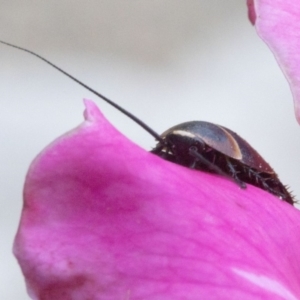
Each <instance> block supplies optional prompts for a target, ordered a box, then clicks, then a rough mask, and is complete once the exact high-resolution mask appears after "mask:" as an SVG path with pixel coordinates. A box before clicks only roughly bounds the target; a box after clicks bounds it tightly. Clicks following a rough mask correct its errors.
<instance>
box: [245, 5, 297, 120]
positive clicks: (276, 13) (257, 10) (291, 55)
mask: <svg viewBox="0 0 300 300" xmlns="http://www.w3.org/2000/svg"><path fill="white" fill-rule="evenodd" d="M247 4H248V8H249V18H250V20H251V22H252V23H253V24H255V27H256V30H257V33H258V35H259V36H260V37H261V38H262V39H263V40H264V41H265V42H266V43H267V45H268V46H269V48H270V49H271V51H272V52H273V54H274V55H275V58H276V59H277V61H278V63H279V66H280V67H281V69H282V71H283V72H284V74H285V76H286V78H287V80H288V82H289V84H290V87H291V90H292V93H293V96H294V105H295V114H296V118H297V120H298V123H300V50H299V49H300V1H298V0H247Z"/></svg>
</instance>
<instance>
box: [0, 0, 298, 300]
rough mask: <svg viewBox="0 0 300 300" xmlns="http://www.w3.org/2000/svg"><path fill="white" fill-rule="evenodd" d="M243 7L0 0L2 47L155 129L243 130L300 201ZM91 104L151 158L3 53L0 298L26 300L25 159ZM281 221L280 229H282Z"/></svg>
mask: <svg viewBox="0 0 300 300" xmlns="http://www.w3.org/2000/svg"><path fill="white" fill-rule="evenodd" d="M245 2H246V1H241V0H227V1H222V0H210V1H204V0H189V1H184V0H126V1H124V0H100V1H99V0H97V1H96V0H95V1H67V0H60V1H24V0H23V1H20V0H16V1H14V0H13V1H0V39H3V40H6V41H8V42H12V43H15V44H18V45H20V46H24V47H27V48H29V49H31V50H34V51H36V52H38V53H40V54H42V55H44V56H45V57H47V58H48V59H50V60H51V61H53V62H55V63H57V64H58V65H59V66H61V67H62V68H64V69H65V70H67V71H69V72H70V73H71V74H73V75H75V76H77V77H78V78H79V79H81V80H82V81H84V82H85V83H87V84H89V85H90V86H92V87H94V88H95V89H97V90H98V91H99V92H101V93H103V94H104V95H106V96H107V97H109V98H111V99H113V100H114V101H116V102H117V103H119V104H121V105H122V106H124V107H125V108H127V109H128V110H129V111H131V112H132V113H134V114H135V115H137V116H138V117H139V118H141V119H142V120H144V121H145V122H146V123H147V124H149V125H150V126H152V127H153V129H155V130H156V131H157V132H162V131H164V130H166V129H168V128H169V127H171V126H173V125H175V124H178V123H180V122H183V121H189V120H206V121H210V122H214V123H217V124H221V125H224V126H226V127H229V128H231V129H232V130H234V131H236V132H237V133H239V134H240V135H241V136H242V137H244V138H245V139H246V140H248V141H249V142H250V143H251V145H252V146H253V147H254V148H256V149H257V150H258V151H259V152H260V153H261V154H262V156H263V157H264V158H265V159H266V160H267V161H268V162H269V163H270V164H271V166H273V168H274V169H275V170H276V172H277V173H278V174H279V176H280V178H281V179H282V182H284V183H286V184H288V185H290V186H291V189H292V190H293V191H294V193H295V194H296V196H298V197H297V198H298V199H300V186H299V177H300V173H299V166H300V156H299V146H300V129H299V126H298V124H297V123H296V120H295V118H294V112H293V103H292V97H291V93H290V90H289V87H288V84H287V82H286V80H285V78H284V77H283V75H282V73H281V71H280V69H279V67H278V66H277V64H276V62H275V59H274V58H273V55H272V54H271V52H270V51H269V50H268V48H267V46H266V45H265V44H264V43H263V42H262V41H261V40H260V39H259V37H258V36H257V35H256V32H255V29H254V28H253V27H252V26H251V24H250V23H249V22H248V19H247V10H246V5H245ZM82 98H89V99H93V100H95V101H96V102H97V103H98V105H99V107H100V108H101V110H103V112H104V113H105V115H106V116H107V118H108V119H109V120H111V122H112V123H113V124H114V125H115V126H116V127H117V128H119V129H120V131H122V132H123V133H124V134H125V135H127V136H128V137H129V138H131V139H132V140H134V141H135V142H136V143H137V144H139V145H141V146H142V147H144V148H145V149H147V150H149V149H151V147H153V146H154V144H155V143H154V141H153V138H152V137H151V136H149V134H148V133H146V132H144V131H143V130H142V129H141V128H139V127H138V126H137V125H136V124H135V123H133V122H132V121H130V120H128V119H127V118H126V117H124V116H122V115H121V114H120V113H119V112H117V111H115V110H114V109H112V108H110V107H108V105H107V104H105V103H103V101H101V100H100V99H97V98H96V97H95V96H94V95H92V94H90V93H89V92H88V91H86V90H84V89H83V88H81V87H79V86H78V85H77V84H75V83H74V82H72V81H70V80H69V79H67V78H65V77H64V76H62V75H61V74H59V73H58V72H57V71H55V70H53V69H51V68H50V67H49V66H47V65H46V64H44V63H42V62H41V61H39V60H38V59H36V58H34V57H31V56H30V55H28V54H26V53H22V52H20V51H17V50H14V49H12V48H8V47H6V46H3V45H0V101H1V106H0V128H1V131H0V140H1V148H0V151H1V155H0V176H1V179H0V185H1V186H0V188H1V189H0V197H1V198H0V203H1V209H0V214H1V216H0V298H1V299H2V300H11V299H12V300H15V299H25V300H26V299H28V296H27V295H26V290H25V285H24V281H23V278H22V275H21V271H20V269H19V267H18V265H17V262H16V260H15V259H14V257H13V255H12V253H11V248H12V243H13V238H14V234H15V232H16V230H17V226H18V220H19V216H20V212H21V207H22V186H23V182H24V178H25V174H26V171H27V169H28V166H29V164H30V162H31V161H32V159H33V158H34V157H35V156H36V155H37V154H38V153H39V152H40V151H41V150H42V148H44V147H45V146H46V145H47V144H48V143H50V142H51V141H52V140H53V139H55V138H56V137H58V136H59V135H61V134H63V133H64V132H66V131H68V130H69V129H71V128H73V127H75V126H77V125H78V124H79V123H80V122H82V120H83V118H82V112H83V104H82ZM279 222H280V220H279Z"/></svg>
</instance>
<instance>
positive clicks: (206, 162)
mask: <svg viewBox="0 0 300 300" xmlns="http://www.w3.org/2000/svg"><path fill="white" fill-rule="evenodd" d="M189 154H190V155H191V156H192V157H194V158H195V165H196V163H197V161H200V162H201V163H203V164H204V165H206V166H207V167H208V168H209V169H210V170H212V171H214V172H215V173H216V174H219V175H221V176H224V177H226V178H228V179H230V180H234V181H235V182H236V183H237V184H238V185H239V186H240V187H241V188H245V187H246V184H245V183H244V182H243V181H241V180H239V179H238V178H236V177H232V176H229V175H228V174H227V173H225V172H224V171H223V170H222V169H221V168H219V167H218V166H216V165H215V164H213V163H211V162H210V161H209V160H207V159H206V158H204V157H203V155H201V154H200V153H199V152H198V151H197V148H196V147H190V149H189Z"/></svg>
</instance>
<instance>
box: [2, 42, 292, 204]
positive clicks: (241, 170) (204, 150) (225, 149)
mask: <svg viewBox="0 0 300 300" xmlns="http://www.w3.org/2000/svg"><path fill="white" fill-rule="evenodd" d="M0 43H2V44H4V45H7V46H10V47H13V48H16V49H19V50H22V51H25V52H27V53H29V54H31V55H34V56H36V57H38V58H39V59H41V60H43V61H44V62H46V63H47V64H48V65H50V66H52V67H53V68H55V69H56V70H58V71H59V72H61V73H63V74H64V75H66V76H67V77H69V78H70V79H72V80H73V81H75V82H77V83H78V84H79V85H81V86H83V87H84V88H86V89H87V90H88V91H90V92H92V93H93V94H95V95H96V96H98V97H100V98H101V99H103V100H104V101H106V102H107V103H109V104H110V105H111V106H113V107H115V108H116V109H117V110H119V111H121V112H122V113H123V114H124V115H126V116H127V117H129V118H130V119H132V120H133V121H134V122H136V123H137V124H138V125H140V126H141V127H142V128H144V129H145V130H146V131H147V132H148V133H149V134H151V135H152V136H153V137H154V138H155V140H156V141H157V145H156V146H155V148H154V149H152V150H151V151H150V152H151V153H153V154H155V155H158V156H159V157H161V158H162V159H165V160H167V161H170V162H173V163H176V164H179V165H182V166H185V167H188V168H191V169H196V170H200V171H206V172H211V173H216V174H219V175H221V176H224V177H227V178H229V179H231V180H233V181H235V182H236V183H237V184H238V185H239V186H240V187H241V188H242V189H244V188H246V183H248V184H252V185H254V186H256V187H259V188H261V189H263V190H265V191H267V192H269V193H271V194H273V195H275V196H277V197H278V198H280V199H282V200H283V201H286V202H287V203H290V204H292V205H293V204H294V203H295V200H294V197H293V196H292V195H291V194H290V193H289V191H288V190H287V187H286V186H284V185H283V184H282V183H281V181H280V180H279V178H278V176H277V174H276V173H275V171H274V170H273V169H272V168H271V167H270V165H269V164H268V163H267V162H266V161H265V160H264V159H263V158H262V157H261V156H260V154H259V153H258V152H257V151H256V150H255V149H254V148H252V146H250V145H249V143H248V142H246V141H245V140H244V139H243V138H241V137H240V136H239V135H238V134H236V133H235V132H233V131H232V130H230V129H228V128H226V127H224V126H220V125H216V124H213V123H209V122H204V121H191V122H186V123H182V124H179V125H176V126H174V127H172V128H170V129H168V130H167V131H165V132H164V133H163V134H161V135H160V134H158V133H156V132H155V131H154V130H153V129H152V128H151V127H149V126H148V125H147V124H145V123H144V122H143V121H141V120H140V119H138V118H137V117H136V116H134V115H133V114H131V113H130V112H128V111H127V110H125V109H124V108H123V107H121V106H119V105H118V104H116V103H115V102H113V101H112V100H110V99H108V98H107V97H105V96H103V95H102V94H100V93H98V92H97V91H95V90H94V89H92V88H90V87H89V86H87V85H86V84H85V83H83V82H81V81H80V80H78V79H77V78H75V77H73V76H72V75H70V74H69V73H67V72H66V71H64V70H62V69H61V68H60V67H58V66H56V65H55V64H53V63H52V62H50V61H49V60H47V59H45V58H44V57H42V56H40V55H39V54H37V53H35V52H33V51H30V50H27V49H25V48H23V47H19V46H16V45H13V44H10V43H7V42H4V41H0Z"/></svg>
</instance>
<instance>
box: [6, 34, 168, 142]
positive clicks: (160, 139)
mask: <svg viewBox="0 0 300 300" xmlns="http://www.w3.org/2000/svg"><path fill="white" fill-rule="evenodd" d="M0 43H1V44H4V45H7V46H9V47H12V48H15V49H18V50H21V51H24V52H27V53H29V54H31V55H33V56H35V57H37V58H39V59H41V60H42V61H44V62H45V63H47V64H48V65H50V66H51V67H53V68H54V69H56V70H58V71H59V72H61V73H63V74H64V75H66V76H67V77H69V78H70V79H72V80H73V81H75V82H77V83H78V84H79V85H81V86H83V87H84V88H85V89H87V90H88V91H90V92H91V93H93V94H95V95H96V96H98V97H99V98H101V99H102V100H104V101H105V102H107V103H108V104H110V105H111V106H113V107H115V108H116V109H117V110H119V111H120V112H122V113H123V114H124V115H126V116H127V117H129V118H130V119H131V120H133V121H134V122H135V123H137V124H138V125H140V126H141V127H142V128H144V129H145V130H146V131H147V132H148V133H149V134H151V135H152V136H153V137H154V138H155V139H156V140H157V141H160V142H163V140H162V138H161V137H160V135H159V134H158V133H157V132H155V131H154V130H153V129H151V128H150V127H149V126H148V125H147V124H145V123H144V122H143V121H141V120H140V119H138V118H137V117H136V116H134V115H133V114H131V113H130V112H129V111H127V110H126V109H124V108H123V107H121V106H120V105H118V104H116V103H115V102H113V101H112V100H110V99H108V98H107V97H105V96H103V95H102V94H100V93H98V92H97V91H95V90H94V89H92V88H91V87H89V86H88V85H86V84H85V83H83V82H81V81H80V80H78V79H77V78H75V77H74V76H72V75H71V74H69V73H67V72H66V71H64V70H63V69H61V68H60V67H58V66H56V65H55V64H53V63H52V62H50V61H49V60H47V59H46V58H44V57H42V56H41V55H39V54H37V53H35V52H33V51H30V50H28V49H26V48H23V47H19V46H16V45H14V44H11V43H7V42H4V41H2V40H0Z"/></svg>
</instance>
